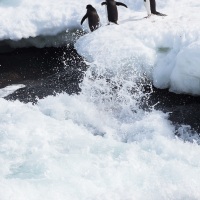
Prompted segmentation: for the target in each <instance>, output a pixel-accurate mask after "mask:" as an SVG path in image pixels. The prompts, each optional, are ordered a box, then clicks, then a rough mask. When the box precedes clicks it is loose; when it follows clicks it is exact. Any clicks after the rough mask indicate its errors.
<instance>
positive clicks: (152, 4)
mask: <svg viewBox="0 0 200 200" xmlns="http://www.w3.org/2000/svg"><path fill="white" fill-rule="evenodd" d="M144 5H145V8H146V10H147V15H148V16H147V17H150V16H151V14H154V15H159V16H167V15H166V14H163V13H160V12H158V11H156V0H144Z"/></svg>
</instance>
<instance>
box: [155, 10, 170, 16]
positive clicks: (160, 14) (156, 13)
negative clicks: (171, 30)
mask: <svg viewBox="0 0 200 200" xmlns="http://www.w3.org/2000/svg"><path fill="white" fill-rule="evenodd" d="M152 14H154V15H158V16H167V15H166V14H163V13H160V12H157V11H156V12H152Z"/></svg>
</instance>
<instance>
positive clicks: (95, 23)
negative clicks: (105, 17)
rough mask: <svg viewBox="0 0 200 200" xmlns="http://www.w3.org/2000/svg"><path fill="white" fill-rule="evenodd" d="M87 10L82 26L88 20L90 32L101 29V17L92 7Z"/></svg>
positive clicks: (89, 6) (88, 6) (87, 7)
mask: <svg viewBox="0 0 200 200" xmlns="http://www.w3.org/2000/svg"><path fill="white" fill-rule="evenodd" d="M86 9H87V13H86V14H85V16H84V17H83V19H82V20H81V25H82V24H83V22H84V21H85V20H86V19H87V18H88V24H89V27H90V30H91V31H94V30H96V29H98V28H99V27H100V18H99V15H98V14H97V11H96V9H95V8H94V7H93V6H92V5H87V6H86Z"/></svg>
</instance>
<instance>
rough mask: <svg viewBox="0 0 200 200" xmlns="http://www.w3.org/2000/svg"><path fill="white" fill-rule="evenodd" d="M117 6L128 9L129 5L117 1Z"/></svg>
mask: <svg viewBox="0 0 200 200" xmlns="http://www.w3.org/2000/svg"><path fill="white" fill-rule="evenodd" d="M116 5H117V6H124V7H126V8H128V7H127V5H126V4H124V3H122V2H117V1H116Z"/></svg>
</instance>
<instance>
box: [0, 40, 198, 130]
mask: <svg viewBox="0 0 200 200" xmlns="http://www.w3.org/2000/svg"><path fill="white" fill-rule="evenodd" d="M86 69H87V66H86V64H85V63H84V60H83V58H82V57H81V56H79V55H78V54H77V52H76V50H75V49H74V47H73V45H72V44H70V45H67V46H62V47H49V48H33V47H32V48H20V49H12V51H9V52H7V53H1V54H0V88H3V87H5V86H7V85H11V84H24V85H26V87H25V88H21V89H19V90H17V91H15V92H14V93H13V94H10V95H8V96H7V97H5V99H7V100H16V99H18V100H20V101H22V102H25V103H27V102H33V103H36V102H37V99H41V98H44V97H46V96H48V95H55V94H57V93H62V92H66V93H68V94H74V93H76V94H78V93H79V92H80V91H81V89H80V87H79V83H80V82H81V81H82V79H83V77H84V72H85V71H86ZM147 105H148V106H149V107H152V105H155V106H154V108H155V109H157V110H162V111H163V112H169V113H170V114H169V119H170V120H171V121H172V123H173V124H175V125H176V126H177V127H179V126H181V125H190V126H191V128H192V130H194V131H197V132H198V133H200V97H194V96H190V95H178V94H174V93H171V92H169V91H168V90H159V89H156V88H154V87H153V92H152V93H151V95H150V98H149V99H148V104H147Z"/></svg>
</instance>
